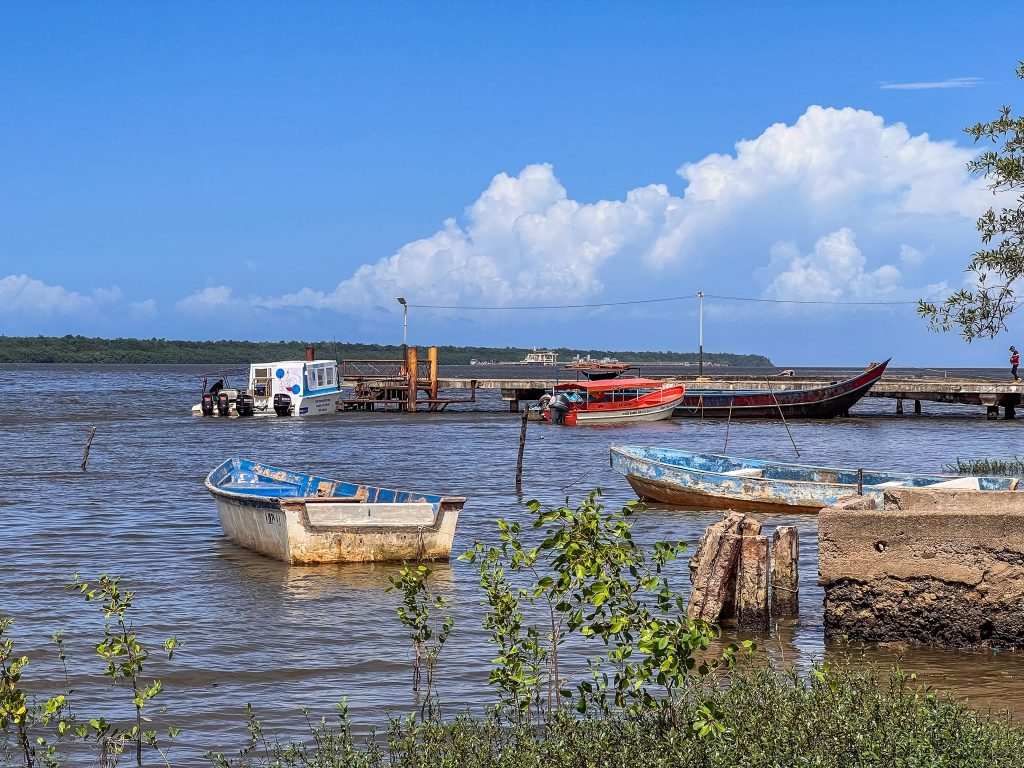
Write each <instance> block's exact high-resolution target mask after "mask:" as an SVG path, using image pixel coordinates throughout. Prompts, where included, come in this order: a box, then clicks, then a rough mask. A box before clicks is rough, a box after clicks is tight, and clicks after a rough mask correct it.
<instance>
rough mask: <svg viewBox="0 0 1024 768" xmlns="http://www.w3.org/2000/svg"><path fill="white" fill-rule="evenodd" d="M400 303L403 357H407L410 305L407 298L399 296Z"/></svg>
mask: <svg viewBox="0 0 1024 768" xmlns="http://www.w3.org/2000/svg"><path fill="white" fill-rule="evenodd" d="M398 303H399V304H401V305H402V356H403V357H404V356H405V353H406V350H407V349H409V303H408V302H407V301H406V300H405V297H403V296H399V297H398Z"/></svg>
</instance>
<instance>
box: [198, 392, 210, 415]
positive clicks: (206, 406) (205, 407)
mask: <svg viewBox="0 0 1024 768" xmlns="http://www.w3.org/2000/svg"><path fill="white" fill-rule="evenodd" d="M199 407H200V408H201V409H202V411H203V416H213V395H211V394H210V393H209V392H204V393H203V399H202V401H201V402H200V404H199Z"/></svg>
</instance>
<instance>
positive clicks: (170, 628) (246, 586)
mask: <svg viewBox="0 0 1024 768" xmlns="http://www.w3.org/2000/svg"><path fill="white" fill-rule="evenodd" d="M200 370H201V369H200V368H193V367H183V366H179V367H166V366H150V367H138V366H124V367H114V366H11V365H8V366H2V367H0V391H3V392H5V393H7V397H6V399H5V403H4V406H3V409H2V411H0V445H2V446H3V450H2V451H0V515H2V519H3V536H2V537H0V580H2V584H3V586H4V589H3V591H2V593H0V614H3V615H8V616H12V617H14V618H15V619H16V625H15V628H14V632H13V636H14V638H15V640H16V641H17V643H18V646H19V647H20V648H21V649H22V650H23V651H25V652H27V653H29V654H30V656H32V658H33V662H32V664H31V665H30V667H29V671H28V674H27V678H28V679H29V680H32V681H35V684H36V685H39V686H41V687H42V688H45V687H47V686H53V685H56V684H57V682H58V681H59V669H58V668H57V666H56V665H55V664H54V663H52V654H49V651H48V650H47V647H46V645H47V644H46V639H47V637H48V635H49V633H51V632H53V631H55V630H57V629H64V631H65V633H66V635H67V639H68V642H69V645H70V650H71V655H72V659H71V672H72V675H73V677H74V678H75V679H76V685H77V688H78V690H79V692H78V693H77V694H76V705H77V709H78V710H79V712H80V713H81V714H87V715H90V716H91V715H93V714H95V713H97V712H102V713H105V714H108V716H109V714H111V707H110V704H109V703H110V702H112V701H115V700H117V699H118V698H119V696H123V694H120V695H119V694H116V693H115V692H104V691H103V690H102V688H101V687H100V685H99V684H98V682H97V679H96V675H97V674H98V672H99V670H100V665H99V661H98V660H97V659H96V658H95V657H94V656H93V654H92V645H93V644H94V643H95V642H96V639H97V637H98V632H99V631H100V628H101V622H100V620H99V617H98V616H97V615H96V614H95V609H94V608H93V607H91V606H87V605H86V604H85V603H84V602H82V601H81V600H80V599H79V598H77V597H76V596H74V595H73V594H71V593H68V592H66V591H65V590H64V589H63V585H64V583H65V582H66V581H67V580H68V579H69V578H70V576H71V574H72V573H73V572H76V571H77V572H78V573H80V574H81V575H82V576H83V577H95V576H96V575H98V574H99V573H102V572H107V573H111V574H119V575H121V576H122V577H123V578H124V580H125V583H126V585H127V586H129V587H130V588H133V589H135V590H137V593H138V596H137V603H138V607H139V611H138V617H137V627H138V629H139V631H140V633H141V636H142V638H143V640H145V641H148V642H149V643H150V644H151V645H152V646H154V647H155V646H156V645H157V644H158V643H159V641H160V639H161V638H163V637H164V636H166V635H168V634H175V635H177V636H178V637H179V638H180V639H181V640H182V641H183V643H184V647H183V648H182V650H181V651H180V652H179V654H178V655H177V656H176V657H175V660H174V662H173V663H171V664H170V665H166V664H160V663H157V662H156V661H154V662H153V664H152V670H153V672H154V673H156V674H159V676H161V677H162V678H163V680H164V681H165V685H166V691H165V693H163V694H161V699H160V701H161V704H162V705H166V707H167V711H166V712H165V713H162V714H160V717H161V719H166V721H168V722H172V723H174V724H176V725H179V726H182V727H184V729H185V731H184V733H183V735H182V737H181V739H180V745H179V746H178V747H176V748H175V753H174V754H175V755H176V759H175V761H174V763H175V764H176V765H188V764H202V760H201V758H200V755H201V754H202V752H203V751H204V750H206V749H210V748H214V749H223V750H226V751H230V750H234V749H236V748H237V747H238V746H240V745H241V743H242V742H243V740H244V735H245V731H244V722H243V714H242V710H243V707H244V705H245V704H246V703H247V702H251V703H253V705H254V706H255V707H256V708H257V711H258V713H259V714H261V715H262V716H263V718H264V720H265V722H266V724H267V727H268V729H269V730H273V731H276V732H278V733H280V734H281V735H282V736H285V737H287V736H295V735H297V734H298V733H299V728H300V724H301V723H300V716H299V712H298V710H299V708H300V707H301V706H309V707H310V708H311V710H312V711H313V712H314V713H316V714H321V713H322V714H327V715H330V714H331V712H332V705H333V702H334V701H336V700H338V699H339V698H341V697H342V696H345V697H348V701H349V704H350V707H351V712H352V715H353V719H354V720H355V721H356V723H357V724H358V725H359V727H360V728H361V729H365V728H366V727H368V726H369V725H371V724H378V725H379V724H381V723H382V722H383V721H384V720H385V718H386V715H387V714H388V713H393V714H400V713H404V712H407V711H409V710H410V709H411V707H412V697H411V693H410V685H409V683H410V676H411V672H410V654H409V650H408V642H407V640H406V639H405V638H404V637H403V633H402V630H401V627H400V625H399V624H398V621H397V618H396V616H395V607H396V605H397V602H398V598H397V596H396V595H395V594H393V593H386V592H385V588H386V586H387V583H388V576H389V575H390V574H391V573H393V572H394V566H391V565H328V566H319V567H291V566H288V565H285V564H283V563H279V562H276V561H273V560H268V559H266V558H264V557H261V556H259V555H256V554H254V553H252V552H249V551H247V550H245V549H241V548H239V547H237V546H235V545H233V544H231V543H230V542H228V541H226V540H225V538H224V537H223V535H222V532H221V529H220V525H219V522H218V519H217V513H216V508H215V505H214V503H213V500H212V499H211V498H210V496H209V495H208V494H207V493H206V491H205V490H204V489H203V479H204V477H205V476H206V474H207V473H208V472H209V471H210V469H212V468H213V467H214V466H216V465H217V464H218V463H220V462H221V461H223V460H224V459H225V458H227V457H230V456H245V457H250V458H256V459H259V460H261V461H264V462H267V463H271V464H277V465H279V466H285V467H293V468H297V469H300V470H308V471H311V472H315V473H317V474H320V475H324V476H327V477H337V478H344V479H352V480H358V481H360V482H365V483H370V484H380V485H389V486H396V487H403V488H410V489H419V490H424V491H430V492H436V493H451V494H461V495H465V496H467V497H469V501H468V503H467V504H466V508H465V511H464V513H463V515H462V517H461V518H460V521H459V528H458V532H457V535H456V542H455V550H456V552H461V551H464V550H466V549H468V548H469V547H470V546H472V544H473V542H474V541H476V540H478V539H480V540H484V541H495V540H496V534H495V530H496V529H495V524H494V521H495V519H496V518H498V517H504V518H507V519H510V520H522V521H526V520H527V515H526V512H525V509H524V507H523V499H530V498H536V499H539V500H541V501H542V502H545V503H552V504H554V503H559V502H562V501H564V499H565V497H566V496H569V497H571V498H572V499H578V498H579V497H580V496H581V495H582V494H584V493H585V492H586V491H587V490H589V489H591V488H594V487H598V486H599V487H600V488H602V489H603V491H604V500H605V502H606V503H607V504H608V505H610V506H620V505H622V504H624V503H625V502H627V501H629V500H630V499H632V498H634V496H633V494H632V492H631V490H630V488H629V486H628V485H627V484H626V482H625V480H624V479H623V478H622V477H620V476H618V475H617V474H615V473H613V472H612V471H611V470H610V469H609V467H608V447H609V445H610V444H612V443H623V444H648V445H660V446H670V447H678V448H684V449H691V450H707V451H721V449H722V447H723V440H724V437H725V424H723V423H721V422H714V421H701V420H699V419H673V420H670V421H667V422H659V423H652V424H636V425H622V426H612V427H589V428H557V427H549V426H547V425H544V424H533V423H531V424H530V428H529V433H528V439H527V446H526V460H525V471H524V479H523V487H522V494H523V495H522V497H520V496H518V495H517V494H516V489H515V483H514V473H515V457H516V447H517V442H518V434H519V419H518V418H517V417H516V416H515V415H512V414H509V413H508V412H507V409H506V405H505V403H503V402H502V401H501V400H499V399H498V396H497V393H482V394H481V397H480V400H479V402H477V403H475V404H467V405H462V406H457V407H453V408H452V409H451V410H449V411H448V412H446V413H442V414H424V413H420V414H402V415H399V414H384V413H345V414H339V415H337V416H336V417H333V416H332V417H325V418H318V419H309V420H300V419H292V420H289V419H249V420H230V421H229V420H221V419H202V418H196V417H193V416H191V415H190V413H189V409H190V407H191V405H192V404H193V403H194V402H196V401H197V399H198V394H199V389H198V382H197V379H196V375H197V374H198V373H199V372H200ZM471 370H472V369H470V368H469V367H468V366H467V367H464V368H455V367H453V368H451V369H449V371H446V372H447V373H450V375H469V374H470V371H471ZM230 372H232V373H235V374H236V375H237V377H238V379H239V380H241V379H242V378H243V370H242V369H241V368H238V369H231V370H230ZM652 372H653V371H652ZM472 373H473V374H476V373H484V372H483V371H477V370H472ZM517 373H518V371H517ZM523 373H528V372H527V371H523ZM533 373H540V372H537V371H534V372H533ZM976 373H980V374H982V375H984V376H985V377H986V378H996V379H998V378H1000V376H1001V374H1002V372H1001V371H986V372H976ZM924 409H925V413H924V414H923V415H921V416H914V415H906V416H902V417H896V416H894V415H893V404H892V402H891V401H888V400H866V401H862V403H861V404H859V405H858V406H857V407H856V408H855V409H854V412H853V415H852V416H851V417H850V418H846V419H838V420H835V421H830V422H791V423H790V424H789V426H790V429H791V431H792V434H793V437H794V439H795V440H796V442H797V444H798V446H799V448H800V452H801V457H800V460H801V461H805V462H808V463H824V464H831V465H838V466H854V467H857V466H863V467H875V468H886V469H888V468H893V469H897V468H898V469H906V470H916V471H936V470H939V469H940V468H941V467H942V465H943V464H944V463H946V462H949V461H952V460H953V459H955V458H956V457H958V456H959V457H982V456H984V457H1004V458H1008V457H1012V456H1014V455H1018V454H1021V453H1024V450H1022V449H1021V445H1022V438H1024V421H1015V422H1006V421H998V422H989V421H986V420H985V419H984V417H983V409H981V408H973V407H955V406H939V405H934V404H930V403H926V404H925V406H924ZM908 410H909V409H908ZM91 426H95V427H97V433H96V438H95V441H94V443H93V447H92V452H91V457H90V462H89V471H88V472H86V473H83V472H81V471H79V462H80V461H81V458H82V448H83V445H84V443H85V440H86V437H87V436H88V432H89V428H90V427H91ZM729 452H730V453H732V454H734V455H740V456H757V457H764V458H774V459H779V460H793V459H795V455H794V450H793V447H792V445H791V443H790V439H789V437H788V436H787V433H786V430H785V429H784V427H783V425H782V423H781V422H779V421H757V422H733V424H732V425H731V428H730V431H729ZM719 516H720V515H719V513H715V512H699V511H696V512H695V511H684V510H679V509H671V508H659V507H657V506H652V507H649V508H648V509H646V510H645V511H644V512H643V513H641V514H639V515H638V516H637V517H636V519H635V532H636V535H637V536H638V537H639V538H640V539H641V540H642V541H645V542H651V541H654V540H657V539H663V538H678V539H683V540H686V541H689V542H693V543H696V541H697V539H698V538H699V537H700V534H701V533H702V531H703V530H704V528H705V527H706V526H707V525H708V524H709V523H710V522H712V521H714V520H717V519H719ZM762 521H763V522H764V524H765V526H766V528H768V529H769V531H770V530H771V529H772V528H773V527H774V526H775V525H779V524H795V525H797V526H798V527H799V529H800V535H801V541H800V544H801V586H802V592H801V616H800V619H799V621H798V622H797V623H796V624H795V625H794V626H789V627H781V628H778V629H776V630H774V631H773V632H772V634H771V636H769V637H766V638H760V639H759V643H760V645H761V647H762V651H763V652H765V653H768V654H771V655H772V656H773V657H774V658H775V659H777V660H781V661H784V662H791V663H795V664H798V665H801V666H806V665H807V664H809V663H810V662H811V661H812V660H813V659H816V658H821V657H822V656H823V654H825V653H826V651H827V650H830V648H826V645H825V643H824V639H823V631H822V626H821V620H822V608H821V603H822V592H821V589H820V588H819V587H818V586H817V585H816V578H817V562H816V555H817V552H816V532H815V521H814V518H811V517H806V516H786V515H764V516H762ZM433 580H434V586H435V588H436V589H437V590H438V591H439V592H441V593H442V594H444V595H445V596H446V597H447V598H448V599H449V600H450V604H451V611H452V613H453V615H454V617H455V621H456V629H455V632H454V633H453V635H452V638H451V640H450V642H449V646H448V647H447V648H446V649H445V651H444V655H443V656H442V659H441V662H440V670H439V678H440V681H439V693H440V696H441V699H442V702H443V705H444V708H445V711H446V712H448V713H453V712H457V711H460V710H464V709H467V708H468V709H470V710H474V711H480V710H481V709H482V708H483V707H484V706H486V705H487V704H488V703H490V702H491V701H492V698H491V696H490V693H489V691H488V688H487V685H486V679H487V671H488V668H489V662H490V659H491V658H492V657H493V655H494V654H493V652H492V649H491V647H490V646H489V645H488V644H487V642H486V641H485V635H484V633H483V631H482V630H481V628H480V619H481V616H482V613H483V611H482V608H481V607H480V604H479V600H480V597H481V593H480V591H479V587H478V582H477V578H476V571H475V569H474V567H473V566H472V565H470V564H468V563H465V562H460V561H457V560H454V559H453V560H452V562H451V563H450V564H440V565H437V566H436V567H435V574H434V577H433ZM676 583H677V584H678V585H679V586H680V588H684V589H685V588H687V587H688V583H687V581H686V579H685V577H684V576H683V575H682V574H681V573H680V574H678V576H677V578H676ZM864 653H865V655H866V657H867V658H868V659H870V660H873V661H877V662H879V663H880V664H883V665H888V664H891V663H894V662H897V661H898V662H899V663H901V664H902V665H903V666H905V667H906V668H908V669H910V670H912V671H914V672H916V673H918V675H919V676H920V678H921V679H922V680H924V681H925V682H926V683H928V684H930V685H933V686H935V687H937V688H941V689H949V690H952V691H954V692H956V694H957V695H959V696H963V697H967V698H968V699H969V700H970V701H971V702H972V703H973V704H975V705H976V706H979V707H981V708H995V709H1000V708H1004V707H1009V708H1012V709H1014V710H1015V711H1017V712H1018V713H1021V712H1024V682H1022V681H1024V654H1021V653H1014V652H1001V651H999V650H998V649H997V650H996V651H983V652H977V651H948V650H931V649H922V648H901V647H877V646H870V647H868V648H866V649H865V651H864ZM113 714H117V711H116V710H115V711H114V712H113Z"/></svg>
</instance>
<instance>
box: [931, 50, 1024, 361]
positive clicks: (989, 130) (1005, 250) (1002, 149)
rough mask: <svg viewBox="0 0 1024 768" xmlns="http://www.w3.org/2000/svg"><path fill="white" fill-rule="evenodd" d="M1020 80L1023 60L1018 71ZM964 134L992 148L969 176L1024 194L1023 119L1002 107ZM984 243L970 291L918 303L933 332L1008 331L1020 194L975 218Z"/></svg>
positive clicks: (969, 335)
mask: <svg viewBox="0 0 1024 768" xmlns="http://www.w3.org/2000/svg"><path fill="white" fill-rule="evenodd" d="M1017 77H1019V78H1024V62H1021V63H1020V64H1019V65H1018V67H1017ZM965 132H966V133H967V134H969V135H970V136H972V137H973V138H974V141H975V142H976V143H977V142H979V141H987V142H990V143H991V144H993V145H995V147H994V148H993V149H988V150H985V151H984V152H982V153H981V154H980V155H978V157H977V158H975V159H974V160H972V161H970V162H969V163H968V164H967V168H968V170H969V171H971V172H972V173H975V174H978V175H981V176H984V177H985V179H986V180H987V181H988V186H989V189H990V190H992V192H993V193H1002V192H1011V191H1017V190H1024V117H1014V116H1013V114H1012V112H1011V109H1010V107H1003V108H1002V110H1001V111H1000V113H999V116H998V117H997V118H996V119H995V120H993V121H992V122H989V123H976V124H975V125H973V126H970V127H969V128H966V129H965ZM977 228H978V232H979V233H980V234H981V242H982V244H983V245H986V246H991V244H992V243H993V242H995V245H994V246H992V247H987V248H982V249H981V250H979V251H977V252H976V253H975V254H974V256H973V257H972V259H971V262H970V264H968V266H967V270H966V271H967V272H970V273H973V280H972V281H971V282H973V283H974V287H973V288H972V289H970V290H967V289H961V290H958V291H956V292H955V293H953V294H952V295H950V296H949V297H947V298H946V299H945V300H944V301H943V302H941V303H935V302H931V301H927V300H921V301H919V302H918V307H917V312H918V314H919V315H921V317H923V318H924V319H925V320H927V321H928V325H929V327H930V328H931V329H932V330H935V331H949V330H953V329H954V328H958V329H959V330H960V333H961V335H962V336H963V337H964V339H966V340H967V341H968V342H970V341H972V340H974V339H978V338H986V337H988V338H994V337H995V336H997V335H999V334H1000V333H1001V332H1003V331H1005V330H1006V319H1007V318H1008V317H1009V316H1010V314H1012V313H1013V312H1014V311H1015V310H1016V309H1017V308H1018V307H1019V306H1020V302H1019V300H1018V297H1017V296H1016V293H1015V290H1014V285H1015V283H1016V281H1017V280H1018V279H1019V278H1021V277H1022V276H1024V194H1021V195H1019V196H1018V198H1017V207H1015V208H1002V209H1001V210H1000V211H999V213H996V211H995V210H994V209H991V208H990V209H989V210H988V211H986V212H985V213H984V214H982V216H981V217H980V218H979V219H978V222H977Z"/></svg>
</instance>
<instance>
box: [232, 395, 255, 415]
mask: <svg viewBox="0 0 1024 768" xmlns="http://www.w3.org/2000/svg"><path fill="white" fill-rule="evenodd" d="M235 412H236V413H237V414H238V415H239V416H252V415H253V414H254V413H255V412H256V403H255V401H254V400H253V397H252V395H250V394H249V393H248V392H239V393H238V397H236V398H235Z"/></svg>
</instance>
